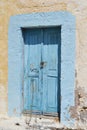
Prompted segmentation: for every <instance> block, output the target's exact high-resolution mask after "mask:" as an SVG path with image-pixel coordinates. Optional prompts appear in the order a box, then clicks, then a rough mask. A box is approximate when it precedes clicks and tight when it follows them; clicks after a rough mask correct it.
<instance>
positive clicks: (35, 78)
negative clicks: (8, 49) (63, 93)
mask: <svg viewBox="0 0 87 130" xmlns="http://www.w3.org/2000/svg"><path fill="white" fill-rule="evenodd" d="M23 37H24V110H28V111H32V112H33V113H34V112H35V113H40V114H44V115H46V114H49V115H56V114H57V113H58V112H59V72H60V71H59V68H60V62H59V61H60V53H59V52H60V47H59V46H60V28H59V27H56V28H42V29H37V28H36V29H23Z"/></svg>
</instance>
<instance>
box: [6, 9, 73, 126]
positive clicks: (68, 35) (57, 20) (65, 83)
mask: <svg viewBox="0 0 87 130" xmlns="http://www.w3.org/2000/svg"><path fill="white" fill-rule="evenodd" d="M48 26H61V28H62V29H61V78H60V81H61V106H60V108H61V112H60V120H61V123H63V124H65V125H66V126H68V125H69V124H70V125H72V124H73V123H74V119H72V118H71V116H70V113H69V109H70V107H71V106H74V105H75V104H74V98H75V95H74V88H75V17H74V16H73V15H72V14H71V13H69V12H63V11H62V12H46V13H32V14H23V15H16V16H12V17H11V18H10V22H9V32H8V33H9V35H8V41H9V42H8V114H9V116H20V115H21V114H22V111H23V99H22V92H23V74H24V73H23V72H24V70H23V69H24V68H23V56H24V43H23V39H22V32H21V28H22V27H30V28H31V27H48Z"/></svg>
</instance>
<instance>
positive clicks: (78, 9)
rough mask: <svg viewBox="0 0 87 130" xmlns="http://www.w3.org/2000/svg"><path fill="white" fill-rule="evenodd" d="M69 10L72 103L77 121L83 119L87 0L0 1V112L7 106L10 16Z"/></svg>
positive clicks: (86, 109)
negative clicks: (73, 73) (72, 29)
mask: <svg viewBox="0 0 87 130" xmlns="http://www.w3.org/2000/svg"><path fill="white" fill-rule="evenodd" d="M48 11H51V12H52V11H69V12H71V13H72V14H73V15H75V17H76V68H75V69H76V91H75V94H76V98H75V99H76V100H75V102H76V106H75V108H74V109H72V108H71V112H72V114H73V113H74V112H75V113H76V114H75V115H73V116H74V117H76V118H77V119H78V120H80V119H81V120H82V121H85V120H86V118H87V1H86V0H79V1H76V0H45V1H44V0H0V114H5V115H6V114H7V107H8V96H7V95H8V92H7V86H8V25H9V18H10V16H12V15H16V14H24V13H32V12H48Z"/></svg>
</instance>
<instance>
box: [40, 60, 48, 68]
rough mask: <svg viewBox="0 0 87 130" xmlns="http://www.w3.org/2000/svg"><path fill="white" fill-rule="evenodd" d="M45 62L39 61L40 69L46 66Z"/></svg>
mask: <svg viewBox="0 0 87 130" xmlns="http://www.w3.org/2000/svg"><path fill="white" fill-rule="evenodd" d="M46 64H47V62H45V61H42V62H40V68H41V69H42V68H44V67H45V66H46Z"/></svg>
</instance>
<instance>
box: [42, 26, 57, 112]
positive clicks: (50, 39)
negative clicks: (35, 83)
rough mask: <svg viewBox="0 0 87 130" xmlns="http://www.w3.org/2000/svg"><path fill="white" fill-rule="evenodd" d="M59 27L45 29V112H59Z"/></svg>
mask: <svg viewBox="0 0 87 130" xmlns="http://www.w3.org/2000/svg"><path fill="white" fill-rule="evenodd" d="M58 33H59V32H58V28H57V29H56V28H55V29H54V28H50V29H44V46H43V48H44V49H43V50H44V51H43V60H44V61H47V65H46V67H44V69H43V88H44V90H43V91H44V98H45V97H46V100H45V101H44V104H45V105H44V114H45V113H48V114H49V113H57V112H58V111H59V110H58V108H59V106H58V96H59V95H58V88H59V86H58V47H59V45H58Z"/></svg>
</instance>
